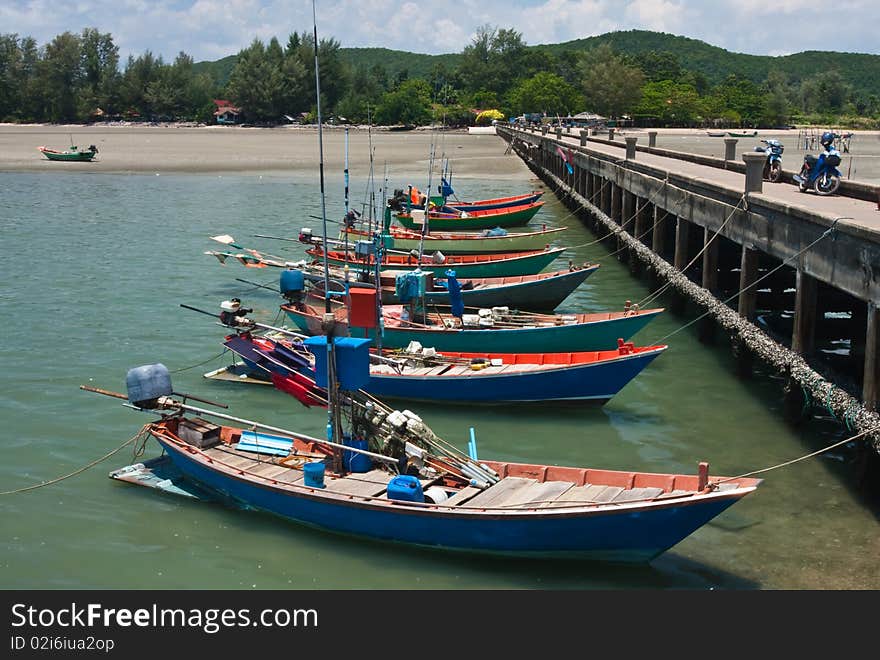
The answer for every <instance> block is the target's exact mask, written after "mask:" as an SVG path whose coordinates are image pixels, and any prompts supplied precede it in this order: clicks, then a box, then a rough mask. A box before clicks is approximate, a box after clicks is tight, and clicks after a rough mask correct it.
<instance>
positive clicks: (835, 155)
mask: <svg viewBox="0 0 880 660" xmlns="http://www.w3.org/2000/svg"><path fill="white" fill-rule="evenodd" d="M836 137H837V136H836V135H835V134H834V133H832V132H830V131H826V132H825V133H823V134H822V139H821V140H820V143H821V144H822V146H823V147H824V148H825V151H823V152H822V153H821V154H819V156H818V157H816V156H813V155H812V154H807V155H806V156H804V164H803V167H801V171H800V174H796V175H795V176H794V181H795V183H797V184H798V187H799V188H800V190H801V192H806V191H807V189H809V188H812V189H813V190H815V191H816V193H817V194H819V195H832V194H834V193H835V192H837V189H838V188H839V187H840V177H841V176H843V175H842V174H841V173H840V171H839V170H838V169H837V166H838V165H840V152H839V151H837V149H836V148H835V147H834V139H835V138H836Z"/></svg>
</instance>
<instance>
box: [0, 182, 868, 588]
mask: <svg viewBox="0 0 880 660" xmlns="http://www.w3.org/2000/svg"><path fill="white" fill-rule="evenodd" d="M406 183H407V181H402V182H391V183H390V187H393V186H397V187H400V186H401V185H405V184H406ZM536 184H537V182H536V181H529V180H528V179H527V178H523V179H522V180H506V181H499V182H495V183H491V184H490V183H484V182H481V181H478V180H471V181H468V180H465V179H459V180H458V186H457V188H459V190H458V192H459V194H460V195H462V196H463V197H464V196H466V197H474V198H478V197H492V196H497V195H507V194H515V193H519V192H522V191H523V190H527V189H529V188H530V187H532V186H534V185H536ZM357 188H358V184H357V183H356V182H353V183H352V191H353V192H352V196H353V198H357V199H360V197H361V196H362V194H361V193H359V192H356V191H357ZM327 190H328V217H330V218H338V217H341V214H342V202H341V190H342V184H341V180H337V179H334V178H331V179H330V180H329V181H328V186H327ZM0 191H2V192H0V228H2V236H3V246H4V259H3V260H2V263H0V272H2V279H0V281H2V283H3V286H2V288H0V299H2V301H3V305H2V309H3V310H4V312H5V318H4V341H3V342H2V344H0V357H2V365H3V369H2V375H0V379H2V381H0V382H2V397H0V410H2V422H3V430H4V433H3V435H2V438H3V440H2V449H3V455H2V461H0V490H3V491H6V490H11V489H17V488H22V487H25V486H29V485H33V484H38V483H40V482H43V481H46V480H49V479H53V478H55V477H57V476H59V475H64V474H67V473H69V472H72V471H74V470H76V469H78V468H81V467H82V466H84V465H86V464H88V463H89V462H91V461H93V460H95V459H96V458H98V457H100V456H102V455H104V454H106V453H107V452H109V451H111V450H112V449H114V448H116V447H118V446H119V445H120V444H121V443H122V442H123V441H125V440H127V439H128V438H130V437H131V436H132V435H134V433H135V432H136V431H137V430H138V429H139V428H140V426H141V425H142V424H144V423H145V422H147V421H149V419H150V417H149V416H147V415H145V414H144V413H139V412H134V411H131V410H129V409H126V408H124V407H122V405H120V403H121V402H119V401H116V400H113V399H108V398H105V397H100V396H97V395H94V394H89V393H86V392H83V391H80V390H79V389H78V387H79V385H80V384H84V383H85V384H91V385H94V386H97V387H102V388H106V389H111V390H116V391H122V390H124V387H125V386H124V380H125V373H126V371H127V370H128V369H129V368H130V367H133V366H138V365H141V364H150V363H154V362H162V363H164V364H165V365H167V366H168V368H169V369H171V370H172V372H173V378H174V384H175V389H176V390H177V391H183V392H191V393H194V394H199V395H201V396H203V397H207V398H209V399H213V400H220V401H223V402H225V403H227V404H229V405H230V412H231V413H233V414H238V415H241V416H244V417H250V418H253V419H261V420H263V421H266V422H268V423H271V424H276V425H279V426H284V427H287V428H293V429H297V430H300V431H303V432H305V433H309V434H312V435H320V434H321V433H323V428H324V424H325V421H326V413H325V412H324V411H323V410H318V409H312V410H307V409H305V408H303V407H302V406H300V405H299V404H298V403H296V402H295V401H294V400H293V399H291V398H290V397H287V396H285V395H283V394H280V393H278V392H275V391H273V390H272V389H270V388H267V387H257V386H254V387H248V386H244V385H240V384H235V383H219V382H213V381H207V380H205V379H203V378H202V374H203V373H204V372H206V371H208V370H210V369H214V368H217V367H220V366H222V365H223V364H224V363H225V362H226V361H228V357H223V358H217V357H215V356H218V354H219V353H220V352H221V345H220V340H221V339H222V337H223V334H224V333H223V329H222V328H221V327H219V326H218V325H216V324H215V323H214V322H213V321H211V319H209V318H208V317H206V316H202V315H199V314H196V313H193V312H189V311H186V310H184V309H181V308H180V307H179V304H180V303H187V304H190V305H193V306H196V307H202V308H206V309H209V310H216V309H217V308H218V304H219V302H220V301H221V300H223V299H225V298H229V297H231V296H235V295H237V296H239V297H241V298H242V299H243V300H244V302H245V304H246V305H247V306H248V307H253V308H255V310H256V314H255V316H258V317H259V318H261V319H262V320H265V321H267V322H272V321H274V320H275V319H276V310H277V305H278V300H277V296H276V295H275V294H273V293H271V292H269V291H266V290H261V289H254V288H253V287H250V286H249V285H247V284H243V283H241V282H237V281H236V278H245V279H250V280H253V281H256V282H264V283H268V284H269V285H274V284H275V283H276V278H277V271H271V270H268V269H265V270H256V269H245V268H243V267H241V266H240V265H239V264H237V263H229V264H227V265H226V266H221V265H220V264H219V263H218V262H217V261H216V260H214V259H213V258H212V257H209V256H205V255H204V254H203V252H204V251H205V250H208V249H213V248H215V247H218V246H217V244H215V243H212V242H211V241H210V240H209V238H208V237H209V236H212V235H215V234H222V233H229V234H232V235H233V236H234V237H235V238H236V239H237V240H238V241H239V242H240V243H243V244H248V245H253V246H257V247H262V248H264V249H265V250H267V251H269V252H273V253H275V254H278V255H280V256H284V257H285V258H289V259H296V258H299V257H300V256H302V254H303V250H302V246H300V245H298V244H293V243H279V242H271V241H267V240H262V239H255V238H253V237H252V235H253V234H257V233H262V234H269V235H287V236H291V235H295V233H296V232H297V231H298V229H299V228H300V227H302V226H312V227H314V228H316V231H319V228H320V222H319V221H317V220H315V219H314V218H313V217H310V216H314V215H317V216H320V196H319V188H318V186H317V184H316V182H315V181H314V180H311V179H309V180H298V179H293V178H286V177H281V176H278V177H271V176H262V177H260V176H256V175H254V176H241V177H234V176H223V177H216V176H167V175H163V176H142V175H110V174H99V175H85V174H0ZM337 191H339V192H338V193H337ZM540 222H545V223H547V224H548V225H552V226H560V225H565V226H568V227H569V231H567V232H565V239H564V242H565V244H566V245H581V244H585V243H588V242H590V241H592V240H593V239H594V237H593V236H592V235H591V234H589V233H588V232H587V230H586V229H584V228H583V226H582V225H581V222H580V221H579V220H578V219H577V218H574V217H571V216H570V215H569V214H568V212H567V211H566V210H565V209H564V207H563V206H562V205H561V204H559V203H558V202H557V201H555V200H553V199H548V203H547V205H546V207H545V208H544V209H543V210H542V211H541V212H540V214H539V215H538V216H537V217H536V218H535V220H534V221H533V223H540ZM331 228H332V229H333V230H335V228H336V226H335V225H331ZM571 258H572V259H574V260H575V261H576V262H580V261H586V260H597V261H601V262H602V267H601V268H600V270H599V271H598V272H597V273H596V274H594V275H593V276H592V277H590V278H589V279H588V280H587V281H586V282H585V284H584V285H582V287H581V288H580V289H579V290H578V291H577V292H576V293H575V294H574V295H573V296H572V297H571V298H569V299H568V300H567V301H566V303H565V306H564V307H563V308H562V309H563V310H564V311H590V310H602V309H606V308H609V307H615V308H620V307H621V306H622V304H623V301H624V300H626V299H631V300H634V301H636V300H640V299H642V298H644V297H645V296H646V295H648V294H649V293H650V291H649V289H648V288H647V285H646V284H645V283H643V282H640V281H638V280H635V279H633V278H632V277H631V276H630V275H629V272H628V270H627V269H626V268H624V267H623V266H622V265H621V264H619V263H618V262H617V261H616V260H615V259H613V258H608V256H607V251H606V250H605V249H604V248H603V247H602V246H600V245H591V246H585V247H581V248H577V249H575V250H572V251H571ZM560 266H562V262H560ZM661 302H662V301H661ZM685 321H686V319H681V318H676V317H674V316H673V315H671V314H670V313H666V314H663V315H661V317H660V318H658V319H657V320H655V321H654V322H653V323H652V324H651V325H650V326H649V327H648V328H647V329H646V330H644V331H642V332H641V333H640V334H639V335H638V336H637V337H636V339H637V340H638V342H639V343H648V342H651V341H652V340H656V339H659V338H660V337H663V336H664V335H667V334H669V333H670V332H672V331H674V330H675V329H677V328H678V327H680V326H681V325H682V324H683V323H684V322H685ZM669 343H670V349H669V350H668V351H667V352H666V353H665V354H664V355H662V356H661V357H660V358H659V359H657V360H656V361H655V362H654V363H653V364H652V365H651V366H650V367H648V369H647V370H646V371H645V372H643V373H642V374H641V375H640V376H639V377H638V378H637V379H636V380H635V381H633V382H632V383H630V384H629V385H628V386H627V387H626V388H625V389H624V390H623V391H622V392H621V393H620V394H619V395H618V396H617V397H615V398H614V399H613V400H612V401H611V402H610V403H609V404H607V405H606V406H604V407H602V408H586V409H578V408H572V407H560V408H528V407H520V408H511V407H496V408H487V409H481V408H467V409H455V408H451V407H437V406H430V405H422V404H418V405H417V404H413V405H412V406H410V407H411V408H412V409H413V410H415V411H416V412H418V413H419V414H420V415H422V416H423V417H424V418H425V420H426V421H427V422H428V423H429V424H430V425H431V426H432V427H433V428H434V430H435V431H437V432H438V433H440V434H441V435H443V436H445V437H446V438H447V439H449V440H451V441H453V442H455V443H457V444H458V445H459V446H460V447H461V448H462V449H463V448H464V447H465V446H466V443H467V439H468V428H469V427H471V426H473V427H475V429H476V438H477V444H478V448H479V453H480V456H481V457H482V458H497V459H502V460H512V461H526V462H546V463H556V464H564V465H565V464H567V465H589V466H595V467H605V468H616V469H636V470H650V471H660V472H682V471H683V472H690V473H692V472H694V471H695V470H696V466H697V462H698V461H700V460H707V461H709V463H710V469H711V472H712V473H713V474H728V475H734V474H739V473H742V472H746V471H749V470H753V469H757V468H762V467H766V466H769V465H773V464H776V463H780V462H782V461H785V460H788V459H791V458H794V457H796V456H800V455H803V454H806V453H808V452H810V451H813V450H815V449H817V448H819V447H822V446H824V445H828V444H831V442H833V441H835V440H837V439H839V438H843V437H845V434H843V433H841V432H840V431H838V430H837V427H836V426H834V425H830V424H826V425H821V424H820V425H813V426H812V427H810V429H809V430H800V431H793V430H792V429H791V428H790V427H789V426H787V425H786V424H785V423H784V422H783V421H782V420H781V417H780V415H779V407H780V390H779V388H778V387H777V386H776V385H775V384H774V383H772V382H771V381H770V380H769V379H768V378H766V377H762V378H756V379H754V380H752V381H748V382H745V381H740V380H737V379H736V378H735V377H734V376H733V375H732V368H731V359H730V357H729V351H728V349H727V348H726V347H725V346H724V345H723V342H722V343H721V344H720V345H719V346H718V347H716V348H707V347H705V346H703V345H701V344H700V343H698V342H697V341H696V338H695V334H694V332H693V331H691V329H688V330H686V331H683V332H680V333H678V334H676V335H675V336H674V337H672V338H671V339H670V342H669ZM199 363H203V364H199ZM194 365H198V366H194ZM157 453H158V452H157V450H156V448H155V446H154V445H148V448H147V456H152V455H157ZM850 453H851V452H847V451H841V452H838V453H834V454H831V455H824V456H823V457H821V458H815V459H810V460H808V461H805V462H802V463H799V464H797V465H795V466H792V467H789V468H785V469H783V470H777V471H775V472H771V473H769V474H768V475H767V476H766V480H765V482H764V484H763V485H762V486H761V487H760V488H759V489H758V491H757V492H756V493H755V494H753V495H751V496H749V497H748V498H746V499H745V500H743V501H742V502H740V503H739V504H737V505H735V506H734V507H733V508H732V509H730V510H729V511H728V512H726V513H725V514H723V515H722V516H720V517H719V518H717V519H716V521H714V522H713V523H711V524H709V525H707V526H705V527H704V528H702V529H701V530H699V531H698V532H697V533H695V534H694V535H692V536H691V537H689V538H688V539H686V540H685V541H683V542H682V543H680V544H679V545H678V546H676V547H675V548H673V549H672V550H671V551H670V552H668V553H666V554H665V555H663V556H662V557H660V558H659V559H657V560H655V561H654V562H653V563H652V564H651V565H648V566H636V567H631V566H608V565H591V564H586V563H577V562H527V561H514V560H498V559H482V558H477V559H475V558H470V557H456V556H448V555H444V554H440V553H434V552H428V551H416V550H410V549H406V548H403V547H396V546H389V545H382V544H377V543H370V542H363V541H357V540H353V539H347V538H340V537H337V536H333V535H329V534H325V533H321V532H318V531H314V530H309V529H304V528H300V527H298V526H296V525H293V524H290V523H286V522H282V521H279V520H277V519H275V518H272V517H268V516H264V515H260V514H255V513H249V512H240V511H233V510H229V509H225V508H222V507H221V506H219V505H212V504H205V503H197V502H190V501H185V500H181V499H176V498H174V497H172V496H168V495H161V494H158V493H156V492H153V491H148V490H146V489H141V488H136V487H133V486H129V485H126V484H121V483H116V482H113V481H111V480H109V479H108V478H107V473H108V472H109V471H110V470H111V469H114V468H117V467H120V466H122V465H126V464H128V463H129V462H131V460H132V456H131V451H130V449H129V448H126V449H124V450H123V451H121V452H120V453H119V454H117V455H115V456H113V457H111V458H110V459H108V460H107V461H105V462H104V463H101V464H100V465H98V466H96V467H94V468H91V469H90V470H87V471H85V472H83V473H82V474H79V475H77V476H75V477H72V478H70V479H67V480H64V481H61V482H59V483H57V484H54V485H51V486H47V487H44V488H40V489H37V490H34V491H30V492H26V493H22V494H16V495H4V496H0V521H2V522H0V526H2V534H0V587H3V588H7V589H8V588H113V589H129V588H133V589H143V588H159V589H175V588H242V589H253V588H256V589H276V588H294V589H329V588H336V589H349V588H351V589H384V588H452V589H465V588H489V589H506V588H525V589H531V588H571V589H592V588H601V589H617V588H624V589H628V588H697V589H708V588H722V589H779V588H792V589H805V588H816V589H832V588H843V589H866V588H878V587H880V572H878V570H877V567H876V557H877V556H878V551H880V529H878V525H877V520H876V515H875V510H874V509H872V507H871V506H870V504H869V503H868V502H866V501H865V500H864V499H863V498H862V497H861V496H860V494H859V493H858V492H857V491H856V490H855V489H854V488H853V487H852V485H851V484H852V483H853V479H852V472H853V470H852V465H851V458H850Z"/></svg>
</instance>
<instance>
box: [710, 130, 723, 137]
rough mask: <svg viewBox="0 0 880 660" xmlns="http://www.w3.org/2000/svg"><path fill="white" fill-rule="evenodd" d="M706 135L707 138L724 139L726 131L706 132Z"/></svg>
mask: <svg viewBox="0 0 880 660" xmlns="http://www.w3.org/2000/svg"><path fill="white" fill-rule="evenodd" d="M706 135H708V136H709V137H724V136H725V135H727V131H706Z"/></svg>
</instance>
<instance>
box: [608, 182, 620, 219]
mask: <svg viewBox="0 0 880 660" xmlns="http://www.w3.org/2000/svg"><path fill="white" fill-rule="evenodd" d="M622 197H623V188H621V187H620V186H618V185H617V184H616V183H612V184H611V213H610V215H611V219H612V220H614V222H616V223H617V224H621V223H622V219H621V217H620V202H621V198H622Z"/></svg>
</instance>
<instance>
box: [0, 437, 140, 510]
mask: <svg viewBox="0 0 880 660" xmlns="http://www.w3.org/2000/svg"><path fill="white" fill-rule="evenodd" d="M149 426H150V424H144V425H143V426H142V427H141V430H140V431H138V432H137V433H136V434H135V435H134V436H132V437H131V438H129V439H128V440H126V441H125V442H123V443H122V444H121V445H119V446H118V447H117V448H116V449H114V450H113V451H111V452H109V453H107V454H104V455H103V456H101V458H98V459H96V460H94V461H92V462H91V463H89V464H87V465H84V466H83V467H81V468H79V469H78V470H74V471H73V472H71V473H70V474H65V475H64V476H61V477H56V478H55V479H50V480H49V481H44V482H43V483H41V484H35V485H33V486H25V487H24V488H16V489H15V490H7V491H2V492H0V495H15V494H16V493H24V492H26V491H29V490H36V489H37V488H42V487H43V486H51V485H52V484H57V483H58V482H59V481H64V480H65V479H69V478H70V477H75V476H76V475H78V474H82V473H83V472H85V471H86V470H88V469H89V468H92V467H95V466H96V465H97V464H98V463H101V462H103V461H106V460H107V459H108V458H110V457H111V456H113V455H114V454H116V453H117V452H119V451H121V450H122V449H124V448H125V447H127V446H128V445H130V444H132V443H133V442H136V441H137V440H138V438H141V437H143V438H144V442H145V443H146V440H147V437H148V433H147V429H148V428H149ZM140 453H143V452H140ZM138 455H139V454H138Z"/></svg>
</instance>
